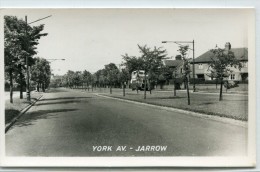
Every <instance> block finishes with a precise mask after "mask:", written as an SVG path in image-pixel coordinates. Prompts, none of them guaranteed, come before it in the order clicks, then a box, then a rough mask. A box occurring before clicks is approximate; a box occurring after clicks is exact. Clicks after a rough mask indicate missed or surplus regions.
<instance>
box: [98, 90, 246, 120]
mask: <svg viewBox="0 0 260 172" xmlns="http://www.w3.org/2000/svg"><path fill="white" fill-rule="evenodd" d="M101 95H106V96H111V97H115V98H120V99H127V100H133V101H137V102H142V103H148V104H152V105H159V106H165V107H173V108H178V109H182V110H188V111H193V112H198V113H203V114H207V115H216V116H220V117H227V118H232V119H236V120H242V121H247V120H248V96H245V95H241V96H233V95H223V101H219V100H218V95H209V94H196V93H191V94H190V97H191V105H187V96H186V93H180V92H179V93H178V94H177V96H176V97H174V96H172V95H171V93H169V92H166V93H165V92H153V93H152V94H149V93H148V92H147V99H143V92H139V94H137V93H136V92H130V93H129V92H128V93H126V96H125V97H123V96H122V94H120V93H113V94H108V93H101Z"/></svg>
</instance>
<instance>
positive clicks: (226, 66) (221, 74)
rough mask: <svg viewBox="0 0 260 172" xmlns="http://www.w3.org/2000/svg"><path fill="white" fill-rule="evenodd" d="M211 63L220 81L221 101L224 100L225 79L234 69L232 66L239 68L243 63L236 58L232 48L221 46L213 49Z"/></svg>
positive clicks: (210, 65) (211, 68) (212, 71)
mask: <svg viewBox="0 0 260 172" xmlns="http://www.w3.org/2000/svg"><path fill="white" fill-rule="evenodd" d="M210 52H211V53H212V56H211V63H210V64H209V69H208V70H210V71H211V73H212V75H213V76H215V77H216V78H217V79H219V81H220V93H219V101H221V100H223V96H222V89H223V79H224V78H225V77H228V76H229V75H230V73H231V72H232V70H231V69H230V67H235V68H239V70H240V69H241V67H242V64H241V63H240V62H239V60H237V59H236V57H235V56H234V53H233V52H232V51H230V50H225V49H221V48H217V49H211V50H210Z"/></svg>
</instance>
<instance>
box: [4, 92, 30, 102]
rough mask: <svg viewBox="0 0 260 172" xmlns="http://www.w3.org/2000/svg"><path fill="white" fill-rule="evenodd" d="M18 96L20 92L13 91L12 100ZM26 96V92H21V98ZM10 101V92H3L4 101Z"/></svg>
mask: <svg viewBox="0 0 260 172" xmlns="http://www.w3.org/2000/svg"><path fill="white" fill-rule="evenodd" d="M19 96H20V92H19V91H14V92H13V98H16V97H19ZM25 96H26V92H23V97H25ZM9 99H10V92H9V91H6V92H5V100H9Z"/></svg>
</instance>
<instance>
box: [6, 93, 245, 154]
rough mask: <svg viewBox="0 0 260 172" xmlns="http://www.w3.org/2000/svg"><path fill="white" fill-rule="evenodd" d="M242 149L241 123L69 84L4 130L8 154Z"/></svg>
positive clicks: (231, 151) (233, 151)
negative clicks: (112, 96)
mask: <svg viewBox="0 0 260 172" xmlns="http://www.w3.org/2000/svg"><path fill="white" fill-rule="evenodd" d="M98 146H100V147H98ZM101 146H102V147H101ZM104 146H106V147H104ZM118 146H120V147H119V148H125V150H123V149H120V150H118V151H116V149H118ZM124 146H125V147H124ZM139 146H140V147H139ZM142 146H144V147H142ZM147 146H148V147H147ZM153 146H157V147H153ZM163 146H164V148H165V146H167V148H166V150H161V149H160V150H159V148H162V147H163ZM138 147H139V149H138ZM94 148H95V150H93V149H94ZM101 148H102V150H103V151H98V150H100V149H101ZM151 148H154V149H151ZM155 148H158V149H157V150H155ZM138 150H139V151H138ZM246 150H247V128H246V127H242V126H237V125H232V124H230V123H225V122H219V121H215V120H210V119H203V118H200V117H196V116H191V115H188V114H185V113H180V112H172V111H167V110H162V109H159V108H156V107H149V106H144V105H139V104H134V103H127V102H124V101H119V100H114V99H110V98H103V97H98V96H96V95H95V94H92V93H88V92H81V91H79V90H69V89H56V90H50V91H49V92H48V93H45V94H44V96H43V98H42V99H41V100H40V101H38V102H37V103H36V104H35V106H33V107H32V108H31V109H30V110H29V111H28V112H27V113H26V114H24V115H23V116H22V117H21V118H20V119H19V120H18V121H17V122H16V123H15V125H14V126H13V127H12V128H10V129H9V131H8V132H7V133H6V155H7V156H237V155H238V156H240V155H241V156H244V155H246V153H247V151H246Z"/></svg>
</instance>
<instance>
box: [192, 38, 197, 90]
mask: <svg viewBox="0 0 260 172" xmlns="http://www.w3.org/2000/svg"><path fill="white" fill-rule="evenodd" d="M194 45H195V42H194V39H193V41H192V50H193V56H192V77H193V92H195V91H196V87H195V64H194V62H195V60H194V57H195V47H194Z"/></svg>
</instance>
